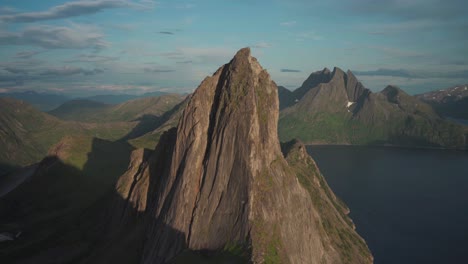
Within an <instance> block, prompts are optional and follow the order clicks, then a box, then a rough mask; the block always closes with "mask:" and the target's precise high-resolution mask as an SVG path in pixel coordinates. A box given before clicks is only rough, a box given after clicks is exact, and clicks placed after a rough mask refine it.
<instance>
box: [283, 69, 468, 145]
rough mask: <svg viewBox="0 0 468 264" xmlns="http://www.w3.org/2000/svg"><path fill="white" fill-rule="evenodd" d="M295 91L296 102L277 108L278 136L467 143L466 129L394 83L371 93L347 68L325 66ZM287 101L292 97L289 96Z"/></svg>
mask: <svg viewBox="0 0 468 264" xmlns="http://www.w3.org/2000/svg"><path fill="white" fill-rule="evenodd" d="M330 76H331V77H330ZM322 80H323V82H322ZM309 84H310V85H309ZM296 91H297V92H296ZM296 91H293V92H291V93H292V94H297V95H298V96H297V97H296V98H295V103H294V104H291V105H290V106H289V107H287V108H285V109H283V110H282V112H281V116H280V122H279V134H280V138H281V139H282V140H290V139H292V138H300V139H301V140H303V141H306V142H308V143H327V144H328V143H332V144H393V145H404V146H425V147H444V148H459V149H464V148H466V144H467V143H466V142H467V140H466V135H465V133H466V131H465V128H463V127H461V126H458V125H456V124H453V123H451V122H448V121H446V120H444V119H443V118H441V117H440V116H439V115H438V114H437V113H436V112H435V111H434V110H433V109H432V108H431V106H430V105H428V104H426V103H423V102H421V101H419V100H418V99H417V98H415V97H413V96H410V95H408V94H406V93H405V92H404V91H403V90H401V89H399V88H398V87H395V86H388V87H387V88H385V89H384V90H383V91H381V92H379V93H372V92H371V91H370V90H368V89H366V88H365V87H364V86H363V85H362V84H361V83H360V82H359V81H358V80H357V78H356V77H355V76H354V74H353V73H352V72H351V71H348V72H346V73H345V72H343V71H342V70H341V69H339V68H334V70H333V72H332V73H331V74H330V72H329V71H327V69H324V70H323V71H321V72H316V73H313V74H312V75H311V76H310V77H309V78H308V80H307V81H306V82H304V84H303V85H302V86H301V87H300V88H298V89H297V90H296ZM301 94H303V96H302V97H300V95H301ZM281 100H283V99H282V98H281V97H280V101H281ZM285 101H286V102H291V100H290V97H286V99H285Z"/></svg>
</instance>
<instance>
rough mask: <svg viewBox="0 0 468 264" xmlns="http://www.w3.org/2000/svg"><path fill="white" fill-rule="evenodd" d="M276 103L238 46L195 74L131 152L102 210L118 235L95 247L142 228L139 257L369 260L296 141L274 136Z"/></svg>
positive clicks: (265, 78) (273, 89) (272, 87)
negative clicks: (171, 124) (163, 121)
mask: <svg viewBox="0 0 468 264" xmlns="http://www.w3.org/2000/svg"><path fill="white" fill-rule="evenodd" d="M354 87H355V86H354ZM278 108H279V101H278V88H277V86H276V84H275V83H274V82H273V81H272V80H271V79H270V76H269V74H268V73H267V72H266V71H265V70H264V69H263V68H262V67H261V66H260V64H259V63H258V61H257V60H256V59H255V58H254V57H252V56H251V55H250V49H248V48H244V49H241V50H240V51H238V52H237V54H236V55H235V57H234V58H233V59H232V60H231V61H230V62H229V63H228V64H226V65H224V66H222V67H221V68H220V69H218V70H217V71H216V72H215V73H214V75H213V76H211V77H207V78H206V79H205V80H203V82H202V83H201V84H200V86H199V87H198V88H197V90H196V91H195V92H194V93H193V94H192V95H191V98H190V99H189V100H188V103H187V106H186V107H185V109H184V111H183V113H182V116H181V118H180V121H179V124H178V126H177V128H175V129H171V130H169V131H167V132H166V133H165V134H163V136H162V137H161V139H160V141H159V144H158V145H157V147H156V149H155V150H154V151H152V153H148V155H145V154H144V153H143V152H142V151H139V152H135V153H134V156H133V161H131V162H130V166H129V170H128V171H127V172H126V173H125V174H124V175H123V176H122V177H121V178H120V179H119V182H118V184H117V187H116V192H117V193H118V196H117V197H116V198H115V201H114V205H113V206H112V207H111V210H110V215H111V217H110V218H111V219H112V224H109V225H108V230H107V233H108V234H109V236H114V239H112V241H119V242H112V243H107V244H106V245H105V246H102V245H101V246H96V252H103V251H107V252H108V251H110V250H112V249H113V250H112V251H113V252H116V254H118V252H119V251H120V250H118V249H119V248H122V244H125V243H123V242H122V241H121V240H119V239H118V238H119V237H120V238H121V239H127V238H128V233H126V232H132V231H135V230H140V231H138V232H139V234H141V237H140V238H137V239H134V238H132V241H133V242H132V244H137V245H141V247H140V249H139V250H141V251H140V252H141V254H135V256H136V258H137V260H134V261H136V262H140V263H168V262H171V261H173V260H174V259H175V258H177V257H178V256H180V255H181V254H182V255H183V254H185V253H186V252H199V253H200V252H201V253H203V254H208V255H216V254H217V253H219V252H223V251H226V250H229V248H233V247H235V248H241V249H242V251H243V252H244V253H246V254H248V256H249V258H250V260H251V261H252V262H254V263H371V262H372V256H371V254H370V252H369V250H368V248H367V246H366V244H365V242H364V240H363V239H362V238H361V237H359V235H358V234H357V233H356V232H355V230H354V225H353V224H352V222H351V220H350V219H349V218H348V217H347V215H346V213H347V208H346V206H344V205H343V204H342V203H341V202H339V200H338V199H337V198H336V197H335V196H334V194H333V192H332V191H331V190H330V189H329V188H328V186H327V185H326V182H325V180H324V179H323V177H322V176H321V174H320V172H319V170H318V168H317V167H316V165H315V163H314V162H313V160H312V159H311V158H310V157H309V156H308V155H307V153H306V152H305V147H304V145H302V143H299V142H293V143H290V144H289V145H283V146H281V145H280V142H279V140H278V134H277V123H278V117H279V110H278ZM282 149H283V152H284V153H283V152H282ZM141 230H142V231H141ZM132 234H135V233H132ZM105 255H106V254H102V253H101V254H100V253H95V255H94V257H91V258H90V259H89V262H90V263H91V262H93V260H96V259H99V261H108V260H109V259H110V257H109V258H106V256H105ZM113 257H114V258H115V255H114V256H113Z"/></svg>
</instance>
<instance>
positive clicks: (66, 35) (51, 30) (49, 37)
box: [0, 23, 109, 49]
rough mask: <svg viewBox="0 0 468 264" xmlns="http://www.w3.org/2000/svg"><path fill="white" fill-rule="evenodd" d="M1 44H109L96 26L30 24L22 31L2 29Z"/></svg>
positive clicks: (82, 46)
mask: <svg viewBox="0 0 468 264" xmlns="http://www.w3.org/2000/svg"><path fill="white" fill-rule="evenodd" d="M0 45H12V46H15V45H32V46H39V47H42V48H46V49H87V48H91V49H102V48H105V47H108V46H109V43H107V42H105V41H104V35H103V34H102V33H101V32H100V30H99V29H98V28H96V27H94V26H90V25H82V24H74V23H73V24H71V26H69V27H65V26H46V25H39V26H29V27H26V28H25V29H24V30H22V31H20V32H10V31H0Z"/></svg>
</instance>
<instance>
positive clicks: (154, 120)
mask: <svg viewBox="0 0 468 264" xmlns="http://www.w3.org/2000/svg"><path fill="white" fill-rule="evenodd" d="M186 101H187V100H184V101H182V102H180V103H179V104H177V105H176V106H174V107H173V108H172V109H171V110H169V111H167V112H165V113H164V114H163V115H161V116H155V115H148V114H146V115H143V116H141V117H139V118H138V119H136V120H133V121H139V123H138V124H137V125H136V126H135V127H134V128H133V129H132V131H130V132H129V133H128V134H127V135H125V136H124V137H122V138H121V139H120V140H131V139H135V138H138V137H141V136H143V135H145V134H147V133H149V132H152V131H154V130H156V129H157V128H159V127H160V126H161V125H163V124H164V123H165V122H167V121H168V120H169V119H171V117H172V116H173V115H174V114H176V113H177V112H178V111H180V110H182V108H183V106H185V104H186Z"/></svg>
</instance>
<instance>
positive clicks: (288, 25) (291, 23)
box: [280, 21, 296, 27]
mask: <svg viewBox="0 0 468 264" xmlns="http://www.w3.org/2000/svg"><path fill="white" fill-rule="evenodd" d="M280 25H281V26H285V27H290V26H294V25H296V21H285V22H281V23H280Z"/></svg>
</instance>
